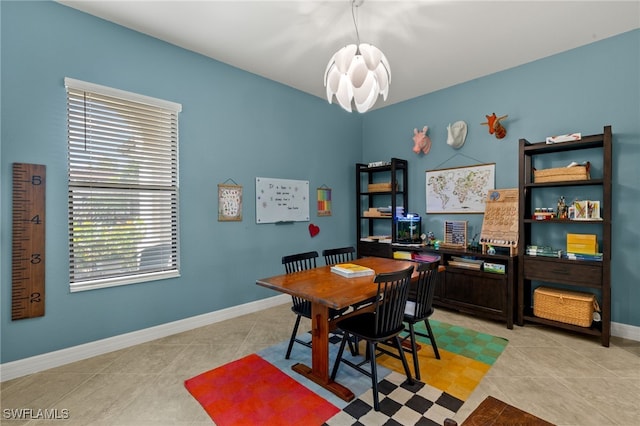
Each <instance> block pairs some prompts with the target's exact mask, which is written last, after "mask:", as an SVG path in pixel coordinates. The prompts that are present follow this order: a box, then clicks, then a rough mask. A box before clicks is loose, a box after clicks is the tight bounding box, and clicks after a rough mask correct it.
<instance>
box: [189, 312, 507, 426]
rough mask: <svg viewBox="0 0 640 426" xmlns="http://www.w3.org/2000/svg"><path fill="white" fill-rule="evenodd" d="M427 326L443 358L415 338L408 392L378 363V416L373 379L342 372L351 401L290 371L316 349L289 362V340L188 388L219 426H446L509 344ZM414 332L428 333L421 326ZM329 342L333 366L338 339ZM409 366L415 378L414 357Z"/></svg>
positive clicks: (395, 364) (400, 376)
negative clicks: (417, 371) (417, 374)
mask: <svg viewBox="0 0 640 426" xmlns="http://www.w3.org/2000/svg"><path fill="white" fill-rule="evenodd" d="M430 324H431V328H432V330H433V333H434V335H435V336H436V341H437V344H438V349H439V352H440V359H436V358H435V355H434V353H433V350H432V347H431V344H430V342H429V340H428V339H427V338H423V337H420V336H418V337H417V338H418V341H419V344H420V350H419V351H418V359H419V363H420V373H421V381H420V382H418V381H416V383H415V384H414V385H412V386H411V385H409V384H408V383H406V376H405V374H404V370H403V368H402V363H401V362H400V361H399V360H397V359H395V358H393V357H390V356H388V355H382V356H380V357H378V379H379V385H378V390H379V392H380V411H374V410H373V395H372V391H371V379H370V378H369V377H367V376H365V375H363V374H361V373H359V372H357V371H356V370H354V369H352V368H350V367H347V366H341V367H340V369H339V371H338V375H337V377H336V381H337V382H339V383H341V384H343V385H344V386H346V387H348V388H349V389H351V391H353V393H354V395H356V397H355V399H354V400H352V401H350V402H345V401H343V400H342V399H340V398H338V397H337V396H335V395H334V394H333V393H331V392H329V391H328V390H326V389H324V388H322V387H321V386H319V385H317V384H315V383H313V382H312V381H310V380H308V379H306V378H305V377H303V376H302V375H300V374H298V373H296V372H294V371H293V370H291V366H292V365H293V364H296V363H304V364H306V365H311V350H310V349H309V348H307V347H304V346H302V345H294V347H293V351H292V353H291V357H290V359H288V360H287V359H285V358H284V355H285V352H286V349H287V344H288V341H285V342H282V343H280V344H277V345H274V346H271V347H269V348H267V349H265V350H262V351H260V352H258V353H257V354H252V355H248V356H246V357H244V358H241V359H239V360H236V361H233V362H230V363H228V364H225V365H223V366H220V367H218V368H215V369H212V370H210V371H207V372H204V373H202V374H200V375H198V376H196V377H193V378H191V379H189V380H187V381H185V387H186V388H187V390H188V391H189V392H190V393H191V395H193V397H194V398H195V399H196V400H197V401H198V402H199V403H200V405H202V407H203V408H204V409H205V411H206V412H207V413H208V414H209V416H210V417H211V418H212V419H213V421H214V422H215V424H216V425H218V426H231V425H249V424H270V425H271V424H274V425H275V424H277V425H302V424H304V425H330V426H331V425H356V424H357V425H381V424H385V423H387V422H389V424H402V425H416V424H433V423H436V424H443V422H444V419H446V418H451V417H453V416H454V414H455V413H456V411H457V410H458V409H459V408H460V407H461V406H462V404H463V403H464V401H465V400H466V399H467V398H468V397H469V395H470V394H471V392H472V391H473V390H474V389H475V387H476V386H477V385H478V383H480V380H482V377H484V375H485V374H486V373H487V371H489V369H490V368H491V365H493V363H494V362H495V361H496V359H497V358H498V357H499V356H500V354H501V353H502V351H503V350H504V348H505V347H506V345H507V340H506V339H503V338H499V337H495V336H491V335H488V334H484V333H479V332H476V331H474V330H470V329H467V328H464V327H460V326H454V325H451V324H447V323H444V322H439V321H435V320H431V321H430ZM416 330H417V331H423V332H424V325H422V326H420V325H417V326H416ZM309 339H310V337H309ZM330 341H331V342H332V343H334V344H330V345H329V346H330V348H329V352H330V353H329V359H330V360H331V361H330V362H331V363H333V361H334V360H335V357H336V353H337V351H338V346H339V345H338V344H335V343H336V342H339V341H340V339H331V340H330ZM345 354H346V356H348V357H351V355H350V354H349V351H345ZM358 358H359V359H362V358H361V357H359V356H356V357H355V359H358ZM407 360H408V362H409V365H410V367H411V371H412V372H413V361H412V358H411V355H410V354H407ZM394 422H396V423H394Z"/></svg>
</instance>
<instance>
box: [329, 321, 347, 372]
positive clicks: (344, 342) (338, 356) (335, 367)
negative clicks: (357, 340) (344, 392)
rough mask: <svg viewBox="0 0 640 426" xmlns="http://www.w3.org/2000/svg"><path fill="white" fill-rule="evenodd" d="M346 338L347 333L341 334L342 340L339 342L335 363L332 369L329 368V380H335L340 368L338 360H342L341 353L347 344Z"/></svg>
mask: <svg viewBox="0 0 640 426" xmlns="http://www.w3.org/2000/svg"><path fill="white" fill-rule="evenodd" d="M348 338H349V333H344V334H343V335H342V342H340V349H338V355H337V356H336V361H335V364H333V370H331V380H335V378H336V375H337V374H338V368H340V361H342V353H343V352H344V347H345V346H346V344H347V339H348Z"/></svg>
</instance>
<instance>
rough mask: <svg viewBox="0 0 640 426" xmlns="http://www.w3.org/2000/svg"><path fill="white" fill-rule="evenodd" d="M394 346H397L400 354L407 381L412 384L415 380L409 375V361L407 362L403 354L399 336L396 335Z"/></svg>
mask: <svg viewBox="0 0 640 426" xmlns="http://www.w3.org/2000/svg"><path fill="white" fill-rule="evenodd" d="M395 341H396V347H397V348H398V353H399V354H400V359H401V360H402V366H403V367H404V372H405V374H406V375H407V381H408V382H409V384H410V385H413V384H414V383H415V382H414V381H413V377H411V370H409V363H408V362H407V357H406V356H405V355H404V349H402V342H401V341H400V336H396V338H395Z"/></svg>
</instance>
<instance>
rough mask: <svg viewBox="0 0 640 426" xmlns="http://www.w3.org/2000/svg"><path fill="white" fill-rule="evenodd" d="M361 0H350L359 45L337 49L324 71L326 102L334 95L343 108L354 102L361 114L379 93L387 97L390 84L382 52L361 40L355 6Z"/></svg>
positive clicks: (347, 107)
mask: <svg viewBox="0 0 640 426" xmlns="http://www.w3.org/2000/svg"><path fill="white" fill-rule="evenodd" d="M363 1H364V0H352V2H351V14H352V16H353V23H354V25H355V27H356V36H357V38H358V44H357V45H355V44H349V45H348V46H345V47H343V48H342V49H340V50H338V51H337V52H336V53H335V54H334V55H333V56H332V57H331V60H330V61H329V64H327V69H326V70H325V73H324V85H325V87H326V88H327V99H328V100H329V103H333V102H332V101H333V96H334V95H335V98H336V100H337V101H338V103H339V104H340V106H341V107H342V108H344V109H345V110H347V111H349V112H351V111H352V104H353V105H354V106H355V108H356V110H357V111H358V112H361V113H362V112H366V111H368V110H369V109H370V108H371V107H372V106H373V105H374V104H375V103H376V100H377V99H378V96H382V98H383V99H384V100H387V95H388V94H389V84H390V83H391V68H390V67H389V62H388V61H387V58H386V56H384V53H382V52H381V51H380V49H378V48H377V47H375V46H373V45H371V44H368V43H360V35H359V34H358V24H357V23H356V17H355V7H358V6H360V5H361V4H362V2H363ZM356 2H358V4H356Z"/></svg>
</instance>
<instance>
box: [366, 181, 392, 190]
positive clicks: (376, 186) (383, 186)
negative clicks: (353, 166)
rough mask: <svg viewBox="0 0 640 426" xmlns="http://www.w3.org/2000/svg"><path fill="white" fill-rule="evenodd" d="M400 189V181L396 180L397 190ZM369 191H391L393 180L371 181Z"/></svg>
mask: <svg viewBox="0 0 640 426" xmlns="http://www.w3.org/2000/svg"><path fill="white" fill-rule="evenodd" d="M397 189H398V183H397V182H396V190H397ZM367 190H368V191H369V192H389V191H391V182H382V183H370V184H369V185H367Z"/></svg>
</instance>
